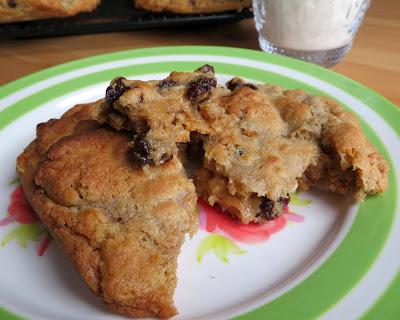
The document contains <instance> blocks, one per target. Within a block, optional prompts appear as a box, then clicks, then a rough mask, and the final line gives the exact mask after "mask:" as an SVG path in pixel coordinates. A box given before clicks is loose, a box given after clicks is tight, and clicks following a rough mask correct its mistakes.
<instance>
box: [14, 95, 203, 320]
mask: <svg viewBox="0 0 400 320" xmlns="http://www.w3.org/2000/svg"><path fill="white" fill-rule="evenodd" d="M106 109H107V105H106V104H105V102H104V101H103V100H101V101H98V102H97V103H93V104H87V105H79V106H76V107H74V108H72V109H71V110H69V111H68V112H67V113H66V114H65V115H64V116H63V117H62V118H61V119H58V120H50V121H48V122H47V123H43V124H40V125H38V128H37V138H36V139H35V140H34V141H33V142H32V143H31V144H30V145H29V146H28V147H27V148H26V149H25V151H24V152H23V153H22V154H21V155H20V156H19V157H18V161H17V171H18V174H19V177H20V179H21V182H22V186H23V188H24V191H25V193H26V196H27V199H28V200H29V202H30V203H31V205H32V206H33V208H34V209H35V211H36V212H37V214H38V216H39V217H40V219H41V220H42V221H43V222H44V223H45V225H46V226H47V227H48V229H49V231H50V232H51V234H52V235H53V236H54V237H55V238H56V239H57V240H58V241H59V242H60V244H61V245H62V247H63V248H64V250H65V251H66V253H67V254H68V256H69V257H70V258H71V260H72V261H73V263H74V264H75V266H76V268H77V269H78V271H79V273H80V274H81V276H82V278H83V279H84V281H85V282H86V284H87V285H88V286H89V288H90V289H91V290H92V291H93V292H94V293H95V294H97V295H98V296H100V297H101V298H102V299H103V300H104V302H105V303H106V304H107V305H108V306H109V307H110V308H111V309H112V310H113V311H115V312H118V313H121V314H125V315H128V316H132V317H149V316H156V317H160V318H169V317H171V316H173V315H175V314H176V309H175V307H174V304H173V294H174V290H175V287H176V283H177V278H176V268H177V256H178V254H179V252H180V247H181V245H182V243H183V241H184V237H185V234H190V235H192V234H193V233H194V232H195V230H196V228H197V215H196V210H195V207H196V200H197V197H196V194H195V189H194V185H193V183H192V182H191V180H189V179H188V178H187V177H186V174H185V171H184V169H183V167H182V165H181V163H180V161H179V160H178V159H177V158H176V157H173V158H172V159H170V161H168V162H166V163H165V164H163V165H160V166H152V167H145V168H142V167H137V166H135V165H134V162H133V161H132V149H131V147H130V137H129V136H128V135H127V134H126V133H122V132H117V131H116V130H114V129H112V128H110V127H109V126H106V125H104V124H103V121H104V112H105V110H106Z"/></svg>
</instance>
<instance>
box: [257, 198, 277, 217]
mask: <svg viewBox="0 0 400 320" xmlns="http://www.w3.org/2000/svg"><path fill="white" fill-rule="evenodd" d="M273 211H274V202H273V201H272V200H270V199H268V198H267V197H263V198H262V199H261V204H260V211H259V212H258V214H257V217H261V218H263V219H265V220H267V221H270V220H274V219H275V218H277V217H276V215H274V214H273Z"/></svg>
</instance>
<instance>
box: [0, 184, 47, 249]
mask: <svg viewBox="0 0 400 320" xmlns="http://www.w3.org/2000/svg"><path fill="white" fill-rule="evenodd" d="M11 223H17V224H18V226H16V227H15V228H13V229H12V230H11V231H9V232H8V233H7V234H6V235H5V236H4V238H3V240H2V242H1V246H2V247H3V246H5V245H7V244H8V243H9V242H10V241H12V240H15V241H16V242H17V243H18V244H19V245H20V246H21V247H23V248H26V247H27V246H28V243H29V242H30V241H33V242H36V241H39V240H40V243H39V247H38V249H37V254H38V255H39V256H42V255H43V254H44V253H45V251H46V249H47V247H48V246H49V244H50V242H51V239H52V238H51V236H50V234H49V233H48V232H47V230H46V229H45V227H44V226H43V225H42V223H41V221H40V219H39V217H38V216H37V214H36V212H35V211H34V210H33V208H32V207H31V206H30V204H29V202H28V200H27V199H26V197H25V193H24V190H23V189H22V187H21V186H17V187H16V188H15V189H14V191H13V192H12V193H11V195H10V204H9V206H8V210H7V216H6V217H5V218H3V219H1V220H0V227H4V226H7V225H9V224H11Z"/></svg>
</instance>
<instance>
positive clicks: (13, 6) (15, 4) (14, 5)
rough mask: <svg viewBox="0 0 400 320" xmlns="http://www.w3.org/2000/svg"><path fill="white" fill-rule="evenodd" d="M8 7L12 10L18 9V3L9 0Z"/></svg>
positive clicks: (14, 0)
mask: <svg viewBox="0 0 400 320" xmlns="http://www.w3.org/2000/svg"><path fill="white" fill-rule="evenodd" d="M7 5H8V6H9V7H10V8H16V7H17V1H16V0H7Z"/></svg>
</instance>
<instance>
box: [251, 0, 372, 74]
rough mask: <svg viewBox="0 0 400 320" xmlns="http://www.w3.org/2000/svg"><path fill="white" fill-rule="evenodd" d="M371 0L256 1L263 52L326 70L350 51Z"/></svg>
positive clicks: (257, 21)
mask: <svg viewBox="0 0 400 320" xmlns="http://www.w3.org/2000/svg"><path fill="white" fill-rule="evenodd" d="M369 4H370V0H253V10H254V19H255V22H256V28H257V31H258V36H259V38H258V39H259V44H260V47H261V49H262V50H264V51H266V52H271V53H278V54H283V55H287V56H291V57H295V58H298V59H302V60H305V61H309V62H313V63H316V64H319V65H322V66H325V67H330V66H333V65H335V64H337V63H338V62H339V61H340V60H341V59H342V58H343V57H344V55H345V54H346V53H347V52H348V51H349V50H350V48H351V46H352V43H353V39H354V37H355V35H356V33H357V31H358V28H359V27H360V25H361V23H362V21H363V18H364V15H365V12H366V11H367V9H368V7H369Z"/></svg>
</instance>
